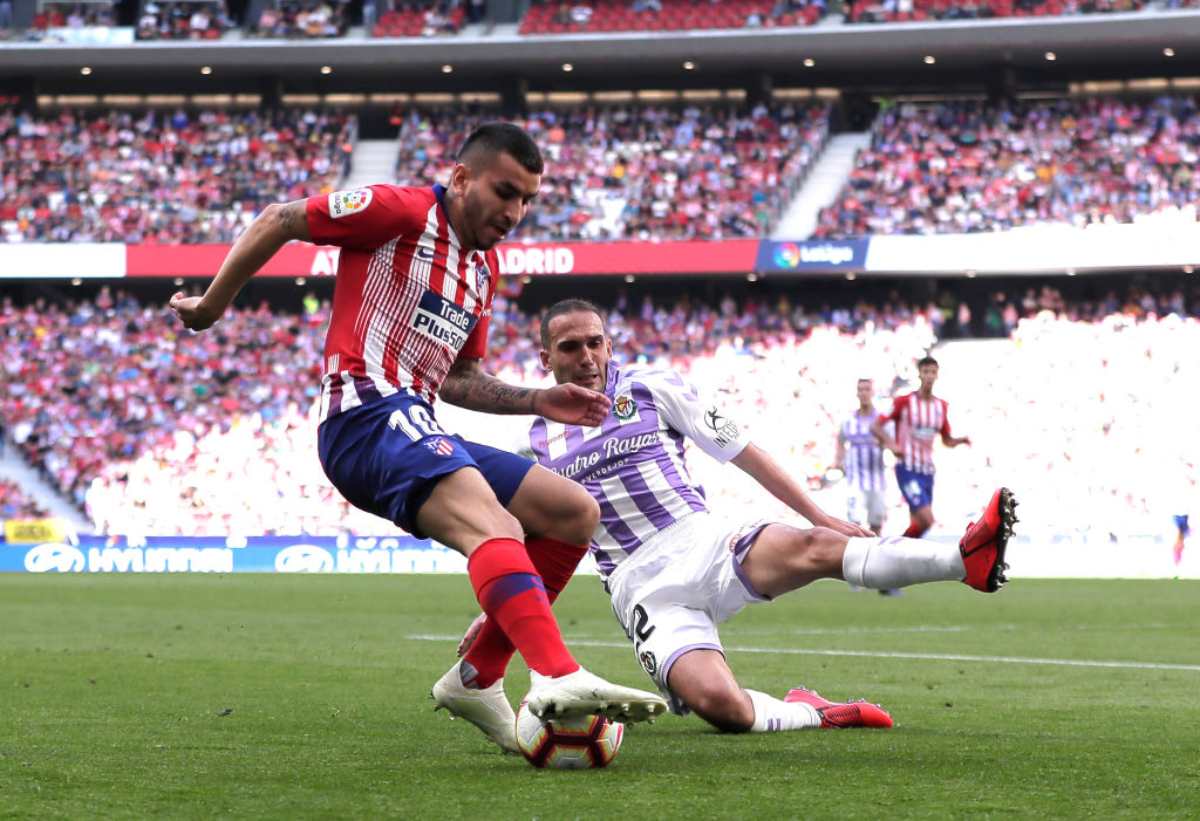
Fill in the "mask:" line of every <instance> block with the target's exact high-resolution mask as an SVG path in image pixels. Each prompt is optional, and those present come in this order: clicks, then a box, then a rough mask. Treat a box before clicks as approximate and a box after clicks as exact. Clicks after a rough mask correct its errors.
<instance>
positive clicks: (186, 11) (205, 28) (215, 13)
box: [136, 0, 236, 40]
mask: <svg viewBox="0 0 1200 821" xmlns="http://www.w3.org/2000/svg"><path fill="white" fill-rule="evenodd" d="M235 25H236V24H235V23H234V21H233V20H232V19H231V18H230V17H229V11H228V8H227V7H226V4H225V0H203V1H202V2H195V1H194V0H185V2H171V1H170V0H161V2H160V0H149V1H148V2H147V3H146V5H144V6H143V7H142V16H141V17H140V18H138V25H137V32H136V35H137V39H139V40H216V39H218V38H220V36H221V34H222V32H224V31H227V30H228V29H231V28H233V27H234V26H235Z"/></svg>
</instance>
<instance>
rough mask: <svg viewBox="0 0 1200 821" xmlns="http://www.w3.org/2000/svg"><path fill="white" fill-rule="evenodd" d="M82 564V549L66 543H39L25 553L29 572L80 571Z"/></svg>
mask: <svg viewBox="0 0 1200 821" xmlns="http://www.w3.org/2000/svg"><path fill="white" fill-rule="evenodd" d="M84 564H85V560H84V556H83V551H82V550H77V549H76V548H74V547H71V546H70V545H66V544H53V543H51V544H40V545H38V546H37V547H34V548H32V549H31V550H30V551H29V552H28V553H26V554H25V569H26V570H27V571H29V572H30V573H80V572H82V571H83V568H84Z"/></svg>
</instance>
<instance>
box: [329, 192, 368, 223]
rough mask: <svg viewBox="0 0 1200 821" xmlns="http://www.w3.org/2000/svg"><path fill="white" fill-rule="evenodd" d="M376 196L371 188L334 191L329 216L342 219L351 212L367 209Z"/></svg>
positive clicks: (330, 197)
mask: <svg viewBox="0 0 1200 821" xmlns="http://www.w3.org/2000/svg"><path fill="white" fill-rule="evenodd" d="M372 196H374V194H373V192H372V191H371V189H370V188H356V189H355V190H353V191H334V192H333V193H332V194H330V195H329V216H330V217H331V218H333V219H341V218H342V217H348V216H350V215H351V214H357V213H359V212H360V211H364V210H366V207H367V206H368V205H370V204H371V197H372Z"/></svg>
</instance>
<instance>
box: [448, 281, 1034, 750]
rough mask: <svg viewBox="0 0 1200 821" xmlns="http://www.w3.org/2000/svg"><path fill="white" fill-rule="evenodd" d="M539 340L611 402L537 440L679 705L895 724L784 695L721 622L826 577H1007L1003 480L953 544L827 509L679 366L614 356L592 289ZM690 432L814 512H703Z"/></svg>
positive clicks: (1008, 515) (557, 372) (774, 719)
mask: <svg viewBox="0 0 1200 821" xmlns="http://www.w3.org/2000/svg"><path fill="white" fill-rule="evenodd" d="M542 348H543V350H542V352H541V356H542V364H543V365H544V366H545V367H546V368H547V369H549V370H551V371H552V372H553V374H554V380H555V382H556V383H558V384H560V385H563V384H574V385H578V386H581V387H584V388H590V389H592V390H597V391H603V392H604V393H605V395H606V396H608V398H609V399H610V400H611V402H612V410H611V412H610V415H609V417H608V418H607V419H606V420H605V421H604V422H603V423H602V424H601V425H599V426H597V427H582V426H579V425H570V424H563V423H558V422H549V421H547V420H544V419H539V420H537V421H535V422H534V424H533V428H532V429H531V431H530V443H531V446H532V449H533V452H534V455H535V457H536V458H537V460H538V462H539V463H540V464H542V465H543V466H544V467H547V468H549V469H550V470H553V471H554V472H556V473H558V474H559V475H563V476H567V477H568V478H571V479H574V480H575V481H577V482H580V483H581V484H582V485H583V486H584V487H585V488H586V489H587V490H588V492H589V493H590V494H592V496H593V497H594V498H595V499H596V500H597V502H598V503H599V505H600V524H599V525H598V526H597V528H596V532H595V534H594V536H593V538H592V545H591V547H592V554H593V557H594V558H595V559H596V564H597V566H598V568H599V570H600V573H601V575H602V576H603V577H604V580H605V588H606V590H607V591H608V593H609V594H610V596H611V597H612V604H613V611H614V613H615V614H616V616H617V618H618V620H619V621H620V622H621V625H622V627H623V628H624V629H625V632H626V634H627V635H628V636H629V638H630V640H631V641H632V642H633V645H634V653H635V655H636V656H637V658H638V661H639V663H640V664H641V665H642V667H643V668H644V669H645V671H646V672H647V674H648V675H650V677H651V678H653V679H654V681H655V682H656V683H657V684H658V685H659V687H660V688H661V689H662V690H664V691H665V692H666V693H667V694H668V695H670V696H671V704H672V708H673V709H674V710H675V711H676V712H683V711H684V709H685V708H686V709H690V710H692V711H694V712H696V713H697V714H698V715H699V716H701V717H702V718H703V719H705V720H706V721H708V722H709V723H711V724H713V725H714V726H716V727H718V728H720V729H724V730H732V731H747V730H749V731H753V732H772V731H780V730H794V729H801V728H805V727H848V726H859V727H863V726H869V727H890V726H891V724H892V720H891V717H890V716H889V715H888V714H887V713H886V712H884V711H883V710H882V709H880V708H879V707H877V706H875V705H871V704H866V703H862V702H852V703H849V704H835V703H832V702H829V701H827V700H825V699H823V698H821V697H820V696H818V695H817V694H816V693H814V692H813V691H811V690H808V689H806V688H802V687H801V688H795V689H793V690H792V691H790V692H789V693H788V695H787V698H786V699H785V700H779V699H777V698H773V697H772V696H769V695H767V694H765V693H761V692H756V691H753V690H744V689H742V687H741V685H740V684H739V683H738V682H737V680H736V679H735V678H734V675H733V672H732V670H730V668H729V666H728V664H727V663H726V661H725V656H724V653H723V651H722V649H721V644H720V637H719V635H718V634H717V625H718V624H720V623H721V622H723V621H724V620H726V619H727V618H729V617H730V616H732V615H733V614H735V613H737V612H738V611H739V610H741V609H742V607H744V606H745V605H747V604H750V603H753V602H762V601H769V600H770V599H772V598H774V597H776V596H780V595H783V594H784V593H787V592H789V591H791V590H795V589H797V588H799V587H803V586H804V585H806V584H809V583H810V582H813V581H815V580H817V579H822V578H833V579H845V580H847V581H850V582H853V583H855V584H858V585H860V586H863V587H869V588H873V589H881V588H886V587H902V586H905V585H909V584H915V583H918V582H928V581H938V580H948V581H949V580H961V581H964V582H966V583H967V584H969V585H971V586H972V587H975V588H977V589H980V590H984V591H988V592H993V591H995V590H997V589H999V587H1000V585H1002V584H1003V583H1004V581H1005V577H1004V570H1005V569H1006V568H1007V565H1005V564H1004V552H1005V547H1006V545H1007V540H1008V537H1009V536H1010V535H1011V532H1012V525H1013V523H1014V522H1015V521H1016V517H1015V516H1014V515H1013V508H1014V506H1015V502H1014V501H1013V500H1012V497H1011V494H1010V493H1009V492H1008V491H1007V490H1005V489H1001V490H998V491H996V493H995V495H994V496H993V498H992V500H991V501H990V502H989V503H988V506H987V508H986V510H985V511H984V514H983V516H982V517H981V518H980V520H979V521H978V522H977V523H975V524H974V525H972V526H971V527H970V528H969V529H968V531H967V534H966V535H965V536H964V537H963V541H962V544H961V545H960V546H959V547H957V548H956V547H954V546H952V545H942V544H938V543H933V542H925V541H918V540H915V539H901V538H890V539H879V538H875V537H871V536H870V535H869V534H868V532H867V531H866V530H864V529H862V528H860V527H858V526H855V525H852V524H850V523H848V522H844V521H841V520H839V519H837V518H834V517H832V516H829V515H827V514H826V513H824V512H823V511H821V509H820V508H819V507H817V505H816V504H814V503H813V502H812V500H811V499H810V498H809V497H808V495H807V494H806V493H805V492H804V490H803V489H802V488H801V487H800V485H799V484H798V483H797V482H796V481H795V480H794V479H792V477H791V476H789V475H788V474H787V473H786V472H785V471H784V470H783V469H782V468H781V467H780V465H779V464H778V463H777V462H776V461H775V460H774V459H772V458H771V457H770V456H769V455H768V454H767V452H766V451H764V450H762V449H761V448H759V447H758V446H756V445H754V444H753V443H751V442H750V440H749V437H748V436H747V435H746V432H745V429H744V428H742V427H741V426H740V425H738V424H737V422H735V421H734V420H731V419H729V418H728V417H726V415H725V414H724V413H723V412H722V410H721V408H720V407H718V406H715V405H712V404H710V403H707V402H704V401H702V400H701V398H700V397H699V395H698V394H697V393H696V391H695V389H694V388H692V386H690V385H688V384H687V383H686V382H685V381H684V380H683V379H682V378H681V377H680V376H679V375H678V374H676V373H675V372H673V371H669V370H656V369H653V368H646V367H618V366H617V365H616V364H615V363H611V362H610V357H611V355H612V345H611V342H610V340H609V338H608V336H607V333H606V331H605V328H604V322H603V319H602V317H601V315H600V313H599V311H598V310H597V309H596V308H595V306H593V305H591V304H590V303H587V302H584V301H582V300H566V301H564V302H560V303H558V304H556V305H554V306H552V307H551V308H550V310H549V312H548V313H547V315H546V317H545V319H544V321H543V324H542ZM685 438H686V439H690V440H691V441H692V442H693V443H694V444H696V445H697V446H699V447H700V448H701V449H702V450H704V451H705V452H706V453H708V454H709V455H710V456H713V457H714V458H716V459H719V460H721V461H722V462H733V464H735V465H737V466H738V467H739V468H741V469H742V470H744V471H746V472H747V473H748V474H750V476H752V477H753V478H754V479H755V480H756V481H757V482H758V483H759V484H761V485H762V486H763V488H764V489H765V490H767V491H768V492H770V493H771V494H772V495H774V496H775V497H777V498H778V499H780V500H781V501H783V502H784V503H786V504H787V505H788V506H789V507H791V508H792V509H793V510H795V511H796V512H797V513H799V514H800V515H802V516H804V517H805V518H806V519H808V520H809V521H811V522H813V523H814V524H817V525H818V526H817V527H814V528H812V529H808V530H802V529H799V528H795V527H791V526H789V525H784V524H779V523H769V522H763V521H761V520H759V521H754V520H745V521H733V520H726V519H723V518H721V517H717V516H714V515H712V514H710V513H709V512H708V508H707V504H706V503H705V501H704V493H703V490H702V489H701V488H700V487H699V486H698V485H696V484H695V483H694V482H693V481H692V479H691V477H690V476H689V474H688V471H687V467H686V464H685V463H684V461H683V458H682V456H683V448H684V439H685ZM479 624H480V620H477V621H476V624H475V625H472V628H471V630H468V634H467V636H466V637H465V638H464V643H463V646H466V647H469V646H470V642H471V639H472V637H473V634H474V633H475V632H476V630H477V629H478V625H479Z"/></svg>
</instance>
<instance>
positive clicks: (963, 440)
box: [942, 433, 971, 448]
mask: <svg viewBox="0 0 1200 821" xmlns="http://www.w3.org/2000/svg"><path fill="white" fill-rule="evenodd" d="M942 444H943V445H945V446H946V447H948V448H956V447H958V446H959V445H970V444H971V437H970V436H951V435H950V434H948V433H943V434H942Z"/></svg>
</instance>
